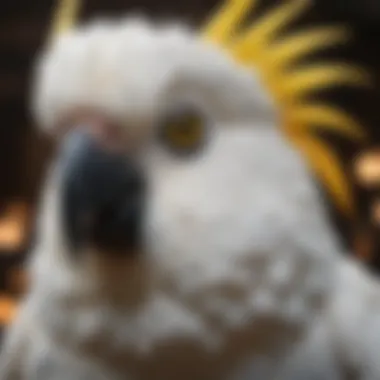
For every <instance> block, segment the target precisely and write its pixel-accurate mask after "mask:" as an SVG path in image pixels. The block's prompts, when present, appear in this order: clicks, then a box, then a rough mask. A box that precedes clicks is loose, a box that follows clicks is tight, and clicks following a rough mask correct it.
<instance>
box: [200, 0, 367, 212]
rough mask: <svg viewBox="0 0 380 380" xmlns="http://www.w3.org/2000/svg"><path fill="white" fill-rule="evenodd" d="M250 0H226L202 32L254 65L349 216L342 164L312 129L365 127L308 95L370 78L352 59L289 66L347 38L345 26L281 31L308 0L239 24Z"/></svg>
mask: <svg viewBox="0 0 380 380" xmlns="http://www.w3.org/2000/svg"><path fill="white" fill-rule="evenodd" d="M253 3H256V1H253V0H251V1H248V0H230V1H229V0H227V2H226V4H225V5H224V6H223V7H222V9H221V11H220V12H218V13H217V14H216V15H215V17H214V19H212V20H211V21H210V22H209V24H208V26H206V28H205V29H204V37H205V38H207V39H208V40H211V41H212V42H214V43H215V44H218V45H219V46H221V47H222V48H223V49H225V50H226V51H227V52H229V53H230V54H231V55H232V56H233V57H234V58H235V60H236V61H237V62H239V63H240V64H242V65H243V66H245V67H247V68H248V69H251V68H256V69H257V70H258V72H259V73H260V74H261V78H262V81H263V83H264V84H265V85H266V86H267V89H268V91H269V92H270V93H271V95H272V96H273V98H274V100H275V101H276V102H277V105H278V108H279V111H280V115H281V117H282V129H283V131H284V133H285V135H286V136H287V137H288V138H289V139H290V141H291V142H292V143H293V144H294V145H295V147H296V148H298V149H299V151H300V152H301V153H302V154H303V155H304V157H305V158H306V160H307V161H308V162H309V165H310V167H311V168H312V170H314V171H315V173H316V174H317V176H318V177H319V178H320V179H321V180H322V182H323V183H324V185H325V187H326V189H327V190H328V191H329V193H330V194H331V196H332V198H333V200H334V201H335V203H336V205H337V206H338V207H339V208H340V209H341V210H342V211H343V212H345V213H346V215H347V216H353V215H354V210H355V207H354V200H353V191H352V187H351V186H350V183H349V180H348V178H347V176H346V175H345V171H344V168H343V165H342V163H341V162H340V161H339V158H338V155H337V154H335V153H334V151H333V149H332V148H331V146H329V145H328V144H326V143H324V142H323V141H322V139H321V138H319V137H318V136H317V135H316V134H315V132H318V130H325V131H329V132H332V133H335V134H336V135H339V136H342V137H345V138H347V139H351V140H354V141H357V142H361V141H363V140H365V138H366V134H365V131H364V130H363V129H362V128H361V126H360V125H359V124H358V123H357V122H356V121H355V120H354V118H352V117H351V116H350V115H348V114H347V113H346V112H344V111H343V110H341V109H339V108H338V107H335V106H334V105H332V104H326V103H323V102H321V101H320V102H319V103H316V102H315V100H308V98H310V95H312V94H315V93H316V92H318V91H320V90H323V89H326V88H334V87H337V86H359V85H367V84H369V78H368V76H367V74H366V73H365V72H363V71H362V70H360V69H359V68H357V67H354V66H353V65H349V64H344V63H336V62H321V63H318V64H315V63H313V64H311V63H303V65H302V66H301V67H299V68H297V69H295V68H293V69H291V65H292V64H294V63H296V62H297V61H298V60H301V59H303V58H305V57H307V56H308V55H311V54H314V53H317V52H320V51H321V50H323V49H326V48H328V47H333V46H336V45H338V44H341V43H343V42H345V41H347V36H348V34H347V32H346V31H345V30H344V29H342V28H338V27H331V26H330V27H328V26H325V27H314V28H312V29H308V30H304V31H299V32H297V33H292V34H290V35H286V36H285V35H284V30H286V28H287V27H288V26H290V25H291V23H292V22H294V21H295V20H296V18H297V17H299V16H300V15H302V13H303V12H304V11H305V10H306V9H307V8H306V7H307V5H308V4H309V1H307V0H288V1H286V2H285V1H284V2H282V3H281V4H280V5H279V6H277V7H276V8H275V9H273V10H271V11H269V12H268V13H267V14H266V15H264V16H263V17H262V18H261V19H259V20H258V21H256V22H254V23H253V25H251V26H248V27H247V28H245V29H244V30H239V29H242V28H241V24H242V22H243V21H244V19H245V18H246V16H247V14H248V13H249V12H250V11H251V8H250V5H252V4H253Z"/></svg>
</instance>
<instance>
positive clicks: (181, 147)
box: [159, 108, 208, 155]
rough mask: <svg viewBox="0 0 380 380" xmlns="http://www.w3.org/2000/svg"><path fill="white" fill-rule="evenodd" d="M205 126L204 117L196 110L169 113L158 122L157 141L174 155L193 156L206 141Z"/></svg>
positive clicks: (177, 110)
mask: <svg viewBox="0 0 380 380" xmlns="http://www.w3.org/2000/svg"><path fill="white" fill-rule="evenodd" d="M207 125H208V123H207V120H206V117H205V116H204V115H202V114H201V112H199V111H197V110H196V109H192V108H180V109H176V110H174V111H169V112H167V113H166V114H165V115H164V116H163V117H162V119H161V121H160V124H159V139H160V141H161V143H162V144H163V145H164V146H165V147H166V148H168V149H169V150H170V151H171V152H172V153H174V154H178V155H189V154H194V153H196V152H198V151H199V150H200V149H201V148H202V147H203V146H204V144H205V142H206V140H207V135H208V131H207V129H208V128H207Z"/></svg>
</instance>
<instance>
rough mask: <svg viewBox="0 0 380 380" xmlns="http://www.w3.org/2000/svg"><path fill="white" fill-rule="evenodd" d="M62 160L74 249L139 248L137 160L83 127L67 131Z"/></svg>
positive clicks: (65, 212) (141, 190)
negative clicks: (102, 143) (109, 147)
mask: <svg viewBox="0 0 380 380" xmlns="http://www.w3.org/2000/svg"><path fill="white" fill-rule="evenodd" d="M58 160H59V161H58V164H59V166H60V168H61V174H62V189H61V190H62V192H61V194H62V200H61V201H62V221H63V226H64V229H65V235H66V237H67V241H68V243H69V244H70V246H71V248H72V249H73V251H78V250H79V249H80V247H82V246H83V245H87V244H92V245H95V246H96V247H97V248H99V249H100V250H103V251H107V252H113V251H115V252H116V251H117V252H128V251H129V252H131V251H135V250H136V248H138V246H139V244H140V242H141V225H142V218H143V213H144V212H143V211H144V203H145V202H144V200H145V186H144V181H143V176H142V173H141V171H140V170H139V169H138V167H137V165H135V164H134V163H133V162H132V161H131V160H130V159H129V158H128V156H127V155H126V154H121V153H115V152H110V151H107V150H106V149H105V148H104V147H101V146H100V144H99V142H97V141H96V140H95V139H94V138H93V137H92V136H91V135H90V134H89V133H88V132H85V131H81V130H79V129H78V130H75V131H73V132H71V133H70V134H69V135H68V136H67V137H66V139H65V141H64V143H63V146H62V149H61V152H60V155H59V157H58Z"/></svg>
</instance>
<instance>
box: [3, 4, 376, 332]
mask: <svg viewBox="0 0 380 380" xmlns="http://www.w3.org/2000/svg"><path fill="white" fill-rule="evenodd" d="M280 1H286V0H280ZM280 1H279V0H277V1H275V0H261V1H260V4H261V5H260V9H259V11H258V12H259V14H260V12H263V11H265V9H266V8H267V7H270V6H272V5H274V4H275V3H278V2H280ZM217 3H218V2H217V1H216V0H192V1H178V0H140V1H139V0H84V2H83V5H82V10H81V20H87V19H89V18H92V17H96V16H97V15H101V16H104V15H109V16H120V14H122V13H125V12H128V11H138V12H140V11H141V12H144V13H146V14H148V15H152V16H154V17H160V18H162V17H165V18H169V19H172V18H176V19H178V18H179V19H182V20H185V21H186V22H188V23H190V24H193V25H194V26H197V25H198V24H199V23H201V22H202V21H204V20H205V19H206V17H207V15H208V14H210V12H211V11H212V9H213V8H214V6H215V5H216V4H217ZM314 3H315V4H314V5H313V6H312V7H311V9H310V12H309V13H308V14H307V15H306V16H305V17H303V18H302V19H301V20H300V22H299V25H295V26H294V27H295V28H297V27H299V26H300V25H310V24H311V25H313V24H320V23H329V22H341V23H343V24H348V25H349V26H350V28H351V30H352V32H353V40H352V42H351V43H350V44H349V45H348V46H346V47H342V48H339V49H335V50H332V51H329V52H328V53H326V54H324V56H325V57H326V58H332V59H334V57H339V58H343V59H347V60H350V61H352V62H354V63H358V64H361V65H363V67H364V68H365V69H367V70H369V71H370V72H371V73H372V75H373V86H372V88H366V89H357V90H353V89H346V88H338V89H336V90H334V91H329V92H324V93H321V94H318V96H321V97H327V98H328V99H329V100H331V101H333V102H335V103H336V104H338V105H340V106H341V107H343V108H344V109H346V110H349V111H350V112H351V113H352V115H354V116H355V117H356V118H357V119H358V120H359V121H361V123H362V125H363V127H364V128H365V129H366V130H367V131H368V133H369V136H370V138H369V142H368V143H367V144H366V145H360V146H359V145H355V144H348V143H347V142H346V141H338V140H336V139H334V138H333V137H332V136H328V135H326V136H324V138H326V140H328V141H329V143H330V144H332V145H333V146H334V147H335V148H336V151H337V152H338V154H339V155H340V157H341V159H342V162H343V163H344V166H345V170H346V172H347V176H348V177H349V178H350V181H351V183H352V186H353V187H354V189H355V193H356V196H357V204H358V206H359V212H358V214H357V216H356V218H355V220H348V218H346V217H345V216H344V215H342V214H340V213H339V211H338V210H337V209H336V208H335V207H334V205H333V204H332V202H331V201H330V199H329V197H327V196H326V195H325V194H324V193H323V187H321V192H322V194H324V196H325V199H326V204H327V205H328V208H329V211H330V215H331V221H332V223H333V225H334V228H336V231H337V233H338V234H339V236H340V238H341V240H342V243H343V244H344V245H345V246H346V248H347V252H350V253H348V254H354V255H355V256H356V257H357V258H358V260H362V261H363V262H365V264H366V265H367V266H368V268H369V270H373V271H378V272H380V234H379V230H380V128H379V126H380V82H379V80H380V0H360V1H358V0H314ZM56 5H57V4H56V2H55V1H53V0H33V1H31V0H2V1H1V3H0V117H1V118H0V326H4V325H6V324H7V323H8V322H9V321H10V320H11V319H12V316H13V313H14V306H15V305H16V303H17V298H18V297H19V296H20V294H22V293H23V291H24V290H25V287H26V286H27V279H26V275H25V273H24V271H23V264H24V263H25V260H27V258H28V252H29V251H30V247H31V246H32V244H33V230H34V220H35V213H36V207H37V205H38V199H39V195H40V189H41V185H42V181H43V177H44V173H45V170H46V168H47V165H48V163H49V157H51V155H52V153H53V152H54V146H53V144H52V142H51V141H49V140H48V138H47V137H45V136H43V135H41V134H39V133H38V132H37V130H36V127H35V125H34V123H33V119H32V117H31V115H30V113H29V108H28V104H29V98H30V97H29V94H30V80H31V73H32V68H33V62H34V59H35V56H36V53H37V52H38V51H39V50H40V48H41V47H42V46H43V44H44V43H45V41H46V40H47V36H48V33H49V28H50V21H51V17H52V15H53V13H54V9H55V6H56ZM314 58H315V57H314Z"/></svg>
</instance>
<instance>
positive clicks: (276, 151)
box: [34, 18, 339, 339]
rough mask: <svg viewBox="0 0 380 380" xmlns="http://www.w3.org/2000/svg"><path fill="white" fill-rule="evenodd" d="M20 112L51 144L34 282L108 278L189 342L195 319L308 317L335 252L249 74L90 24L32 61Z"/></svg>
mask: <svg viewBox="0 0 380 380" xmlns="http://www.w3.org/2000/svg"><path fill="white" fill-rule="evenodd" d="M34 100H35V102H34V105H35V108H34V109H35V111H36V115H37V120H38V122H39V124H40V125H42V126H43V127H45V128H46V129H48V130H50V131H52V132H53V133H55V134H56V135H57V136H59V146H60V147H59V149H58V153H57V156H56V159H55V163H54V165H53V170H52V172H51V175H50V176H49V178H48V183H47V192H46V195H45V197H44V206H43V209H42V214H41V222H42V223H41V227H40V231H39V241H38V246H39V247H40V248H41V247H42V248H43V249H40V250H39V253H38V257H37V258H36V260H37V261H36V262H37V263H39V266H38V265H37V268H44V270H45V272H44V273H45V276H46V271H50V272H51V273H52V275H51V276H52V277H55V279H54V280H55V281H57V282H59V281H61V282H60V283H62V282H64V283H66V284H68V283H70V286H74V285H73V284H74V283H75V284H76V285H75V286H78V285H77V284H78V282H76V281H79V280H80V281H82V282H83V284H84V283H85V282H86V281H89V282H91V281H95V280H94V279H95V278H96V281H101V280H100V278H102V279H103V280H104V281H106V282H107V281H110V283H112V284H113V285H112V286H115V285H114V284H115V283H116V277H117V276H119V275H120V276H121V282H117V287H118V288H119V290H120V287H122V289H123V291H126V294H127V295H126V296H125V297H130V298H131V299H132V298H133V300H134V302H132V303H131V307H137V306H136V305H140V306H141V304H144V303H149V302H153V303H154V302H158V301H157V300H159V299H160V300H162V299H163V298H165V299H166V301H167V302H169V301H168V300H171V301H170V302H173V305H176V306H171V308H169V307H168V310H169V309H170V310H172V309H173V308H175V307H176V308H180V309H181V310H182V314H183V315H185V314H186V315H187V317H186V318H187V319H186V318H185V317H183V319H181V320H182V321H186V323H185V322H183V323H184V325H186V326H187V327H186V328H187V330H188V331H187V330H186V328H183V331H185V330H186V331H187V332H189V331H190V332H191V334H193V335H196V333H198V334H199V336H200V338H201V339H206V338H209V337H210V335H212V334H211V332H210V330H209V331H208V332H207V333H206V334H205V331H204V330H202V328H200V326H201V325H202V323H203V322H202V323H200V322H199V318H200V316H202V318H203V317H204V318H205V320H206V319H207V320H208V318H211V319H212V318H214V319H215V320H216V319H217V320H219V322H220V323H222V325H227V326H232V325H241V324H245V323H248V322H247V321H248V320H251V319H252V318H253V319H254V318H255V316H256V317H257V316H260V315H266V316H268V315H270V316H272V317H273V318H276V319H281V320H284V321H288V322H289V323H292V322H294V321H295V320H297V321H298V320H302V321H305V322H306V321H307V319H308V318H309V317H310V315H311V314H310V313H312V312H314V311H315V310H316V308H317V307H318V302H317V300H318V299H319V297H320V296H321V295H323V294H324V292H325V290H326V289H327V288H328V287H329V286H330V281H331V280H332V276H331V273H332V271H333V267H334V263H335V261H336V259H337V257H338V253H337V252H338V251H339V247H338V244H337V243H336V241H335V238H334V236H333V233H332V229H331V227H330V225H329V223H328V221H327V218H326V215H325V211H324V208H323V205H322V202H321V200H320V198H319V194H318V192H317V190H316V188H315V186H314V182H313V181H312V179H311V174H310V172H309V169H308V167H307V165H306V163H305V160H304V158H303V157H302V156H301V155H300V154H299V152H298V151H297V150H296V149H295V148H294V147H293V145H292V144H291V143H290V142H289V141H288V139H287V138H286V137H285V136H284V132H283V130H282V129H281V128H280V127H279V123H280V118H281V115H280V112H279V111H278V108H277V106H276V105H275V103H274V101H273V102H272V101H271V98H270V96H267V91H266V89H265V87H264V86H263V84H262V83H261V80H260V77H259V76H256V75H255V74H254V73H253V72H252V69H251V68H247V67H244V66H243V65H241V64H240V63H239V62H238V61H237V60H235V59H234V58H233V57H232V56H231V55H230V54H229V53H228V52H226V51H225V50H224V49H222V48H220V47H219V46H217V45H216V44H214V43H212V41H209V40H207V39H203V38H200V37H199V34H198V33H195V32H193V31H191V30H188V29H186V28H184V27H182V26H178V25H160V24H154V23H150V22H148V21H143V20H141V19H133V18H128V19H123V20H121V21H118V22H108V21H107V22H98V23H91V24H89V25H85V26H82V27H78V28H76V29H74V30H72V31H71V32H69V33H67V34H66V35H64V36H63V37H61V38H59V39H58V40H57V41H56V42H55V43H54V44H53V46H51V47H49V49H47V51H46V52H45V54H44V55H43V56H42V58H41V60H40V62H39V66H38V75H37V81H36V92H35V98H34ZM47 263H49V264H47ZM100 263H101V265H100ZM112 263H113V264H112ZM115 263H116V264H115ZM48 265H49V266H48ZM47 266H48V267H47ZM111 267H112V268H113V269H112V270H111V269H110V268H111ZM115 267H116V269H115ZM52 268H55V269H54V270H52ZM107 271H111V272H110V273H112V275H109V273H108V275H105V277H102V276H103V275H104V272H107ZM116 272H117V274H116ZM59 273H60V274H59ZM113 276H115V278H112V277H113ZM41 277H43V276H41ZM68 278H70V280H68ZM105 278H106V280H105ZM37 281H38V280H37ZM83 286H85V285H83ZM137 294H138V297H137V299H138V302H136V295H137ZM162 297H163V298H162ZM162 302H163V303H162V305H164V301H162ZM179 305H181V306H179ZM172 311H173V310H172ZM182 314H181V315H182ZM171 315H173V313H171ZM192 318H193V319H192ZM202 318H201V320H202ZM211 319H210V320H211ZM189 321H192V322H191V323H190V322H189ZM172 322H173V323H174V324H175V323H177V322H178V321H177V322H176V321H174V320H173V321H172ZM178 323H179V324H181V323H180V322H178ZM199 323H200V324H199ZM182 327H183V326H182Z"/></svg>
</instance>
